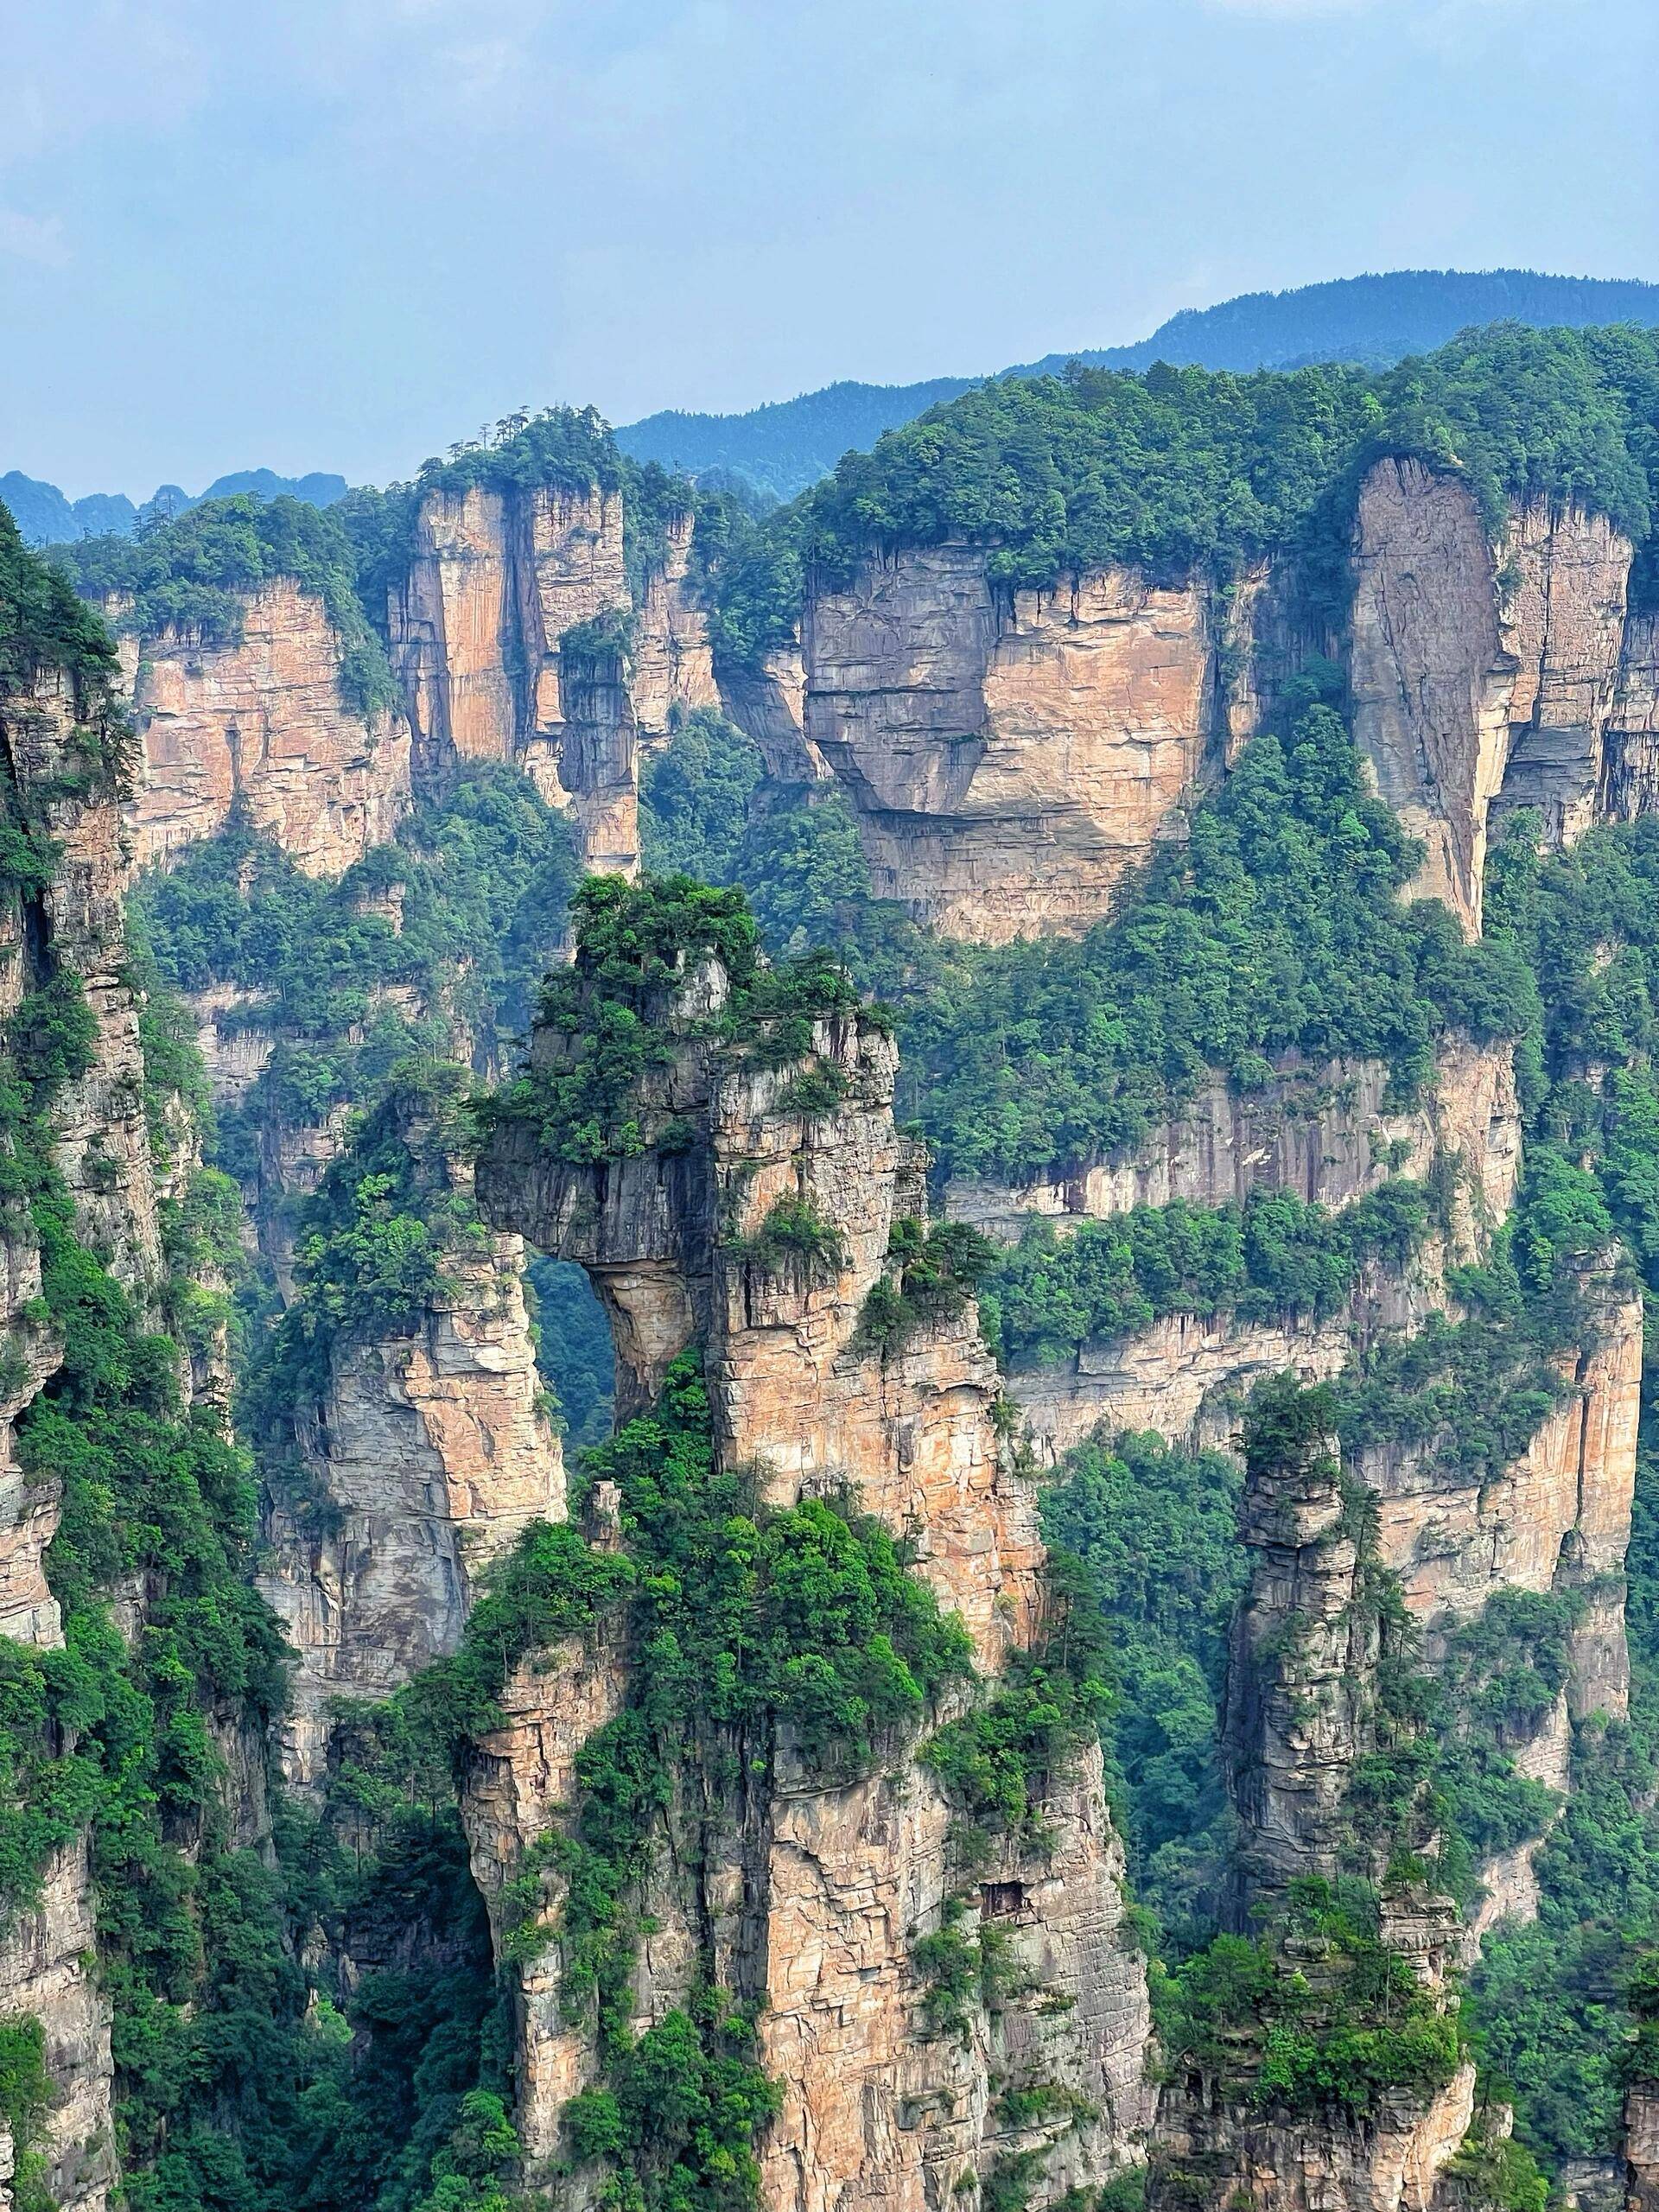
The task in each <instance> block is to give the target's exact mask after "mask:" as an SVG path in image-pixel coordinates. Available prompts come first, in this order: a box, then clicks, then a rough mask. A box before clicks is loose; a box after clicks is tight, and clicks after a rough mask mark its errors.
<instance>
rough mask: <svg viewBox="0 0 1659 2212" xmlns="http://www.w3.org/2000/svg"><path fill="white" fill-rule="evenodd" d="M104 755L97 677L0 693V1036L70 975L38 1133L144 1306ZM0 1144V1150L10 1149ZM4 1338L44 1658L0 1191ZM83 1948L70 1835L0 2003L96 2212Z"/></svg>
mask: <svg viewBox="0 0 1659 2212" xmlns="http://www.w3.org/2000/svg"><path fill="white" fill-rule="evenodd" d="M119 749H120V730H119V725H118V718H117V717H116V716H115V715H114V714H113V713H112V711H111V702H110V700H109V697H108V694H107V690H106V688H105V685H104V684H103V683H101V682H99V681H97V680H94V679H86V678H83V677H80V676H79V675H75V674H72V673H70V672H69V671H65V670H60V669H57V668H54V667H53V666H51V665H49V664H48V665H44V666H41V667H38V668H36V669H35V671H33V673H32V674H31V675H30V676H29V677H27V678H26V679H25V680H24V681H22V683H16V684H14V685H12V686H10V687H7V686H6V685H5V684H3V683H0V810H3V814H4V817H5V818H6V820H7V821H8V823H17V822H19V821H22V822H23V823H29V825H30V826H31V828H32V829H34V830H35V832H36V834H37V835H40V836H41V837H42V838H43V839H49V841H50V842H49V843H47V844H45V845H44V847H43V849H44V851H45V852H46V853H47V854H48V855H50V857H49V861H48V865H47V868H46V870H45V872H44V874H43V876H42V877H41V879H40V880H37V881H35V882H30V881H28V880H24V881H23V882H22V883H21V884H19V885H17V886H16V887H10V886H9V887H8V891H7V894H6V896H5V899H4V903H3V905H0V994H3V996H0V1004H3V1007H4V1020H5V1026H6V1032H7V1042H8V1044H10V1043H11V1042H12V1041H13V1039H14V1038H15V1036H16V1023H17V1020H18V1015H19V1009H20V1007H22V1004H23V1001H24V1000H25V998H26V996H27V995H29V994H41V993H47V994H49V993H50V991H51V989H52V988H53V987H54V983H55V982H57V980H58V979H60V978H69V979H73V977H74V976H79V977H81V978H82V979H83V997H84V1002H85V1007H86V1014H87V1016H88V1017H89V1019H88V1020H87V1023H86V1034H85V1036H84V1038H83V1039H82V1040H81V1049H80V1052H79V1071H75V1069H74V1065H73V1063H71V1064H70V1068H69V1071H68V1072H67V1075H66V1076H65V1077H64V1078H63V1079H62V1080H61V1081H60V1082H59V1084H57V1086H56V1093H55V1096H54V1099H53V1102H52V1109H51V1115H50V1125H49V1135H50V1138H51V1141H52V1146H53V1151H54V1157H55V1160H56V1164H57V1166H58V1168H59V1170H60V1173H61V1174H62V1176H63V1179H64V1183H65V1185H66V1187H67V1192H68V1195H69V1196H70V1198H72V1200H73V1208H74V1215H75V1224H76V1230H77V1233H78V1234H79V1236H80V1237H81V1238H83V1239H84V1240H85V1241H86V1243H88V1244H90V1245H91V1246H92V1247H93V1249H96V1250H98V1251H100V1252H101V1253H103V1254H104V1255H105V1256H106V1258H107V1260H108V1262H109V1264H110V1266H111V1269H112V1271H113V1272H114V1273H115V1274H117V1276H118V1279H119V1280H120V1281H122V1282H123V1283H124V1284H125V1285H126V1286H127V1287H130V1289H131V1290H133V1291H134V1293H135V1294H137V1296H138V1297H139V1298H140V1299H141V1300H143V1299H147V1298H149V1297H150V1296H152V1295H153V1294H154V1291H155V1287H156V1277H157V1276H158V1274H159V1272H160V1267H161V1240H160V1232H159V1227H158V1219H157V1211H156V1189H155V1185H154V1180H153V1178H152V1175H151V1171H150V1147H149V1132H148V1129H147V1127H146V1124H145V1119H144V1111H143V1061H142V1056H141V1053H140V1050H139V1041H138V1026H137V1005H136V1003H135V1001H134V997H133V993H132V989H131V987H130V982H129V981H128V976H127V969H126V957H125V943H124V935H123V930H122V917H121V903H120V902H121V894H122V892H123V890H124V887H125V885H126V882H127V880H128V874H129V866H128V858H127V855H126V852H125V849H124V845H123V842H122V836H121V820H120V809H119V804H118V791H117V777H116V775H115V774H114V773H113V772H112V764H113V763H114V762H115V761H116V760H118V755H119ZM35 1003H36V1004H38V1003H40V1001H39V1000H38V999H37V1000H36V1001H35ZM8 1073H9V1075H10V1071H8ZM4 1141H5V1145H6V1148H7V1150H8V1152H10V1151H11V1150H12V1148H13V1147H14V1144H15V1142H16V1140H15V1138H14V1137H13V1136H12V1135H10V1133H9V1134H8V1135H7V1137H6V1139H5V1140H4ZM0 1327H3V1330H4V1338H3V1342H4V1346H5V1350H6V1351H7V1353H8V1354H9V1355H10V1356H9V1357H8V1358H7V1361H6V1370H5V1376H4V1383H3V1395H0V1633H3V1634H4V1635H6V1636H8V1637H12V1638H14V1639H16V1641H17V1642H19V1643H24V1644H28V1645H31V1646H34V1647H35V1648H37V1649H38V1648H41V1647H45V1648H56V1647H59V1646H60V1645H61V1644H62V1642H63V1633H62V1624H61V1621H60V1613H59V1608H58V1605H57V1602H56V1600H55V1599H54V1598H53V1596H52V1594H51V1592H50V1590H49V1589H48V1585H47V1580H46V1574H45V1554H46V1548H47V1547H48V1544H49V1543H50V1541H51V1540H52V1538H53V1536H54V1535H55V1533H56V1531H57V1527H58V1521H59V1511H60V1494H59V1491H58V1486H57V1484H56V1483H55V1482H54V1481H53V1480H52V1479H51V1478H46V1479H44V1480H41V1479H37V1480H36V1481H35V1483H33V1484H29V1483H26V1482H25V1479H24V1476H23V1472H22V1468H21V1466H20V1465H19V1462H18V1455H17V1446H16V1436H15V1434H14V1427H15V1423H16V1419H17V1416H18V1415H19V1414H21V1413H22V1411H23V1410H24V1408H26V1407H27V1406H28V1405H29V1403H30V1402H32V1401H33V1400H34V1398H35V1396H36V1395H38V1393H39V1392H40V1390H41V1389H42V1388H43V1386H44V1385H45V1384H46V1383H47V1382H48V1380H49V1379H50V1377H51V1376H52V1375H53V1374H54V1371H55V1370H56V1369H57V1367H58V1365H59V1364H60V1360H61V1357H62V1354H63V1340H62V1337H61V1334H60V1332H59V1331H58V1329H57V1328H56V1326H55V1325H54V1324H53V1323H52V1322H51V1321H50V1319H48V1318H47V1317H46V1313H45V1309H44V1302H43V1300H42V1298H41V1255H40V1249H39V1243H38V1238H37V1236H36V1232H35V1229H34V1227H33V1225H32V1223H31V1221H30V1218H29V1207H28V1204H27V1200H26V1199H18V1198H9V1199H8V1200H7V1201H6V1202H5V1203H4V1205H3V1210H0ZM93 1948H94V1947H93V1898H92V1876H91V1867H90V1864H89V1853H88V1847H87V1842H86V1837H85V1836H84V1835H79V1836H76V1837H75V1838H73V1840H71V1841H69V1842H67V1843H66V1844H64V1845H62V1846H61V1847H60V1848H58V1849H57V1850H56V1851H55V1852H54V1853H53V1854H52V1856H51V1858H50V1859H49V1862H48V1865H47V1866H45V1867H44V1869H43V1870H42V1872H41V1879H40V1882H39V1886H38V1901H37V1902H35V1903H34V1904H30V1905H29V1906H28V1907H26V1908H25V1909H22V1910H14V1911H13V1912H12V1913H11V1915H10V1917H9V1919H8V1920H7V1922H6V1923H5V1924H4V1926H3V1927H0V2010H3V2011H4V2012H5V2013H6V2014H7V2015H8V2016H16V2017H23V2018H30V2017H32V2018H35V2019H37V2020H38V2021H39V2022H40V2023H41V2031H42V2036H43V2050H42V2056H43V2061H44V2064H45V2068H46V2072H47V2075H48V2080H49V2081H50V2082H51V2083H52V2085H53V2099H52V2102H51V2106H50V2108H49V2110H48V2113H47V2115H46V2118H45V2123H44V2125H45V2138H44V2141H43V2143H42V2145H41V2152H42V2155H43V2157H44V2158H45V2162H46V2170H45V2174H44V2179H45V2182H46V2184H47V2186H48V2188H49V2189H50V2190H51V2191H52V2194H53V2196H54V2198H55V2199H56V2201H57V2202H58V2203H59V2204H60V2206H61V2207H62V2208H64V2212H104V2208H105V2206H106V2204H107V2203H108V2202H109V2197H110V2192H111V2188H112V2186H113V2184H114V2181H115V2173H116V2168H115V2153H114V2142H113V2123H112V2120H111V2078H112V2060H111V2046H110V2006H109V2001H108V1999H107V1997H106V1996H105V1994H104V1993H103V1992H102V1990H101V1989H100V1988H99V1985H98V1982H97V1980H96V1976H95V1973H94V1968H93Z"/></svg>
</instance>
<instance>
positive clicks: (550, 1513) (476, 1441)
mask: <svg viewBox="0 0 1659 2212" xmlns="http://www.w3.org/2000/svg"><path fill="white" fill-rule="evenodd" d="M523 1260H524V1255H523V1250H522V1248H521V1246H520V1245H519V1243H518V1239H517V1238H516V1237H514V1236H494V1237H493V1238H492V1239H490V1240H489V1242H488V1245H487V1248H486V1249H483V1250H480V1251H476V1252H473V1251H467V1252H464V1253H461V1254H456V1255H452V1256H451V1257H450V1258H449V1259H448V1260H447V1261H446V1263H445V1267H446V1274H447V1276H448V1284H449V1286H450V1287H448V1288H446V1289H445V1290H444V1291H443V1292H442V1293H440V1294H437V1295H435V1296H434V1297H433V1298H432V1299H431V1300H429V1302H428V1305H427V1307H426V1309H425V1311H424V1312H423V1314H422V1316H421V1320H420V1325H419V1326H418V1327H417V1328H416V1330H415V1332H413V1333H411V1334H409V1335H402V1336H397V1337H388V1338H384V1339H377V1340H376V1341H374V1342H372V1343H361V1342H357V1343H346V1344H340V1346H338V1347H337V1348H336V1351H335V1352H334V1357H333V1362H332V1368H331V1374H330V1379H329V1386H328V1389H327V1393H326V1395H324V1396H323V1398H322V1399H321V1401H320V1402H318V1403H317V1404H316V1406H315V1408H310V1409H308V1411H307V1412H305V1413H303V1414H302V1415H301V1417H300V1419H299V1420H298V1421H297V1422H296V1442H297V1445H298V1447H299V1450H300V1452H301V1455H302V1459H303V1461H304V1464H305V1465H306V1468H307V1471H308V1476H309V1479H310V1483H311V1484H312V1487H313V1489H314V1491H315V1497H314V1498H312V1499H309V1500H308V1501H307V1502H306V1503H303V1504H302V1503H299V1502H279V1503H277V1504H275V1505H274V1506H273V1508H272V1510H271V1511H270V1516H269V1522H268V1526H267V1529H266V1537H267V1544H268V1564H267V1566H266V1568H265V1570H264V1573H262V1575H261V1577H260V1580H259V1588H260V1591H261V1592H262V1594H263V1595H264V1598H265V1599H266V1600H267V1602H268V1603H269V1604H270V1606H271V1607H272V1610H273V1611H275V1612H276V1614H277V1618H278V1619H279V1620H281V1621H282V1623H283V1627H284V1629H285V1630H286V1633H287V1636H288V1639H289V1643H291V1644H292V1646H293V1647H294V1649H295V1651H296V1653H297V1655H298V1662H299V1663H298V1666H297V1668H296V1671H295V1675H294V1678H293V1686H292V1690H291V1693H290V1696H289V1709H288V1712H287V1713H286V1715H285V1716H284V1719H283V1724H282V1733H281V1751H282V1759H283V1770H284V1772H285V1774H286V1776H287V1778H288V1780H289V1783H291V1784H293V1785H295V1786H296V1787H301V1788H308V1787H311V1786H313V1785H315V1783H317V1782H318V1781H319V1780H320V1779H321V1776H322V1774H323V1773H324V1771H325V1770H326V1765H327V1751H328V1742H329V1737H330V1733H331V1730H330V1720H329V1706H330V1702H331V1700H334V1699H336V1698H342V1697H347V1698H368V1699H376V1698H383V1697H386V1696H388V1695H390V1694H391V1692H392V1691H393V1690H395V1689H396V1688H397V1687H398V1686H399V1685H400V1684H401V1683H403V1682H405V1681H408V1680H409V1678H410V1675H413V1674H414V1673H416V1670H417V1669H419V1668H421V1667H423V1666H424V1665H426V1664H427V1663H428V1662H429V1661H431V1660H433V1659H435V1658H439V1657H442V1656H444V1655H445V1654H446V1653H448V1652H451V1651H453V1650H454V1649H455V1647H456V1645H457V1644H458V1643H459V1642H460V1639H461V1628H462V1626H463V1624H464V1622H465V1619H466V1614H467V1605H468V1603H469V1599H470V1596H471V1593H472V1591H473V1589H474V1586H475V1584H476V1580H477V1577H478V1575H479V1573H480V1571H481V1570H482V1569H483V1568H484V1567H486V1566H487V1565H488V1563H489V1561H490V1560H492V1559H493V1558H495V1557H496V1556H498V1555H499V1553H501V1552H502V1551H503V1550H505V1549H506V1548H508V1547H509V1546H510V1545H511V1544H512V1542H513V1541H514V1540H515V1538H516V1537H517V1536H518V1535H519V1533H520V1532H521V1531H522V1530H523V1529H524V1528H525V1527H526V1526H527V1525H528V1524H529V1523H530V1522H531V1521H536V1520H559V1519H562V1518H563V1513H564V1469H563V1455H562V1453H561V1451H560V1448H559V1440H558V1438H557V1436H556V1434H555V1433H554V1432H553V1430H552V1428H551V1427H550V1423H549V1421H548V1420H547V1416H546V1414H545V1413H544V1411H543V1408H542V1404H541V1400H540V1390H541V1383H540V1378H539V1376H538V1375H537V1370H536V1363H535V1355H534V1352H533V1351H532V1348H531V1338H530V1325H529V1319H528V1317H527V1315H526V1313H525V1310H524V1290H523V1282H522V1275H523Z"/></svg>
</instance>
